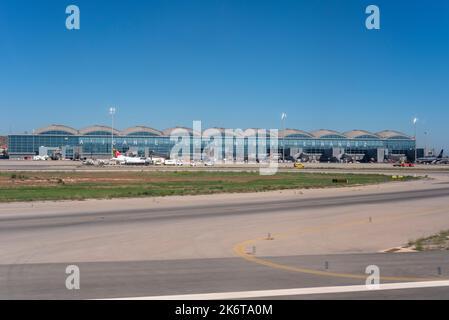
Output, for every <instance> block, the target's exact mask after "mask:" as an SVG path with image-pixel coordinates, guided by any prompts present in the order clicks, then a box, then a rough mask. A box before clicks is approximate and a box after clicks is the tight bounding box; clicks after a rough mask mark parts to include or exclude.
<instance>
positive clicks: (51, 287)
mask: <svg viewBox="0 0 449 320" xmlns="http://www.w3.org/2000/svg"><path fill="white" fill-rule="evenodd" d="M265 259H268V260H270V261H274V262H277V263H283V264H288V265H292V266H294V265H300V266H307V267H311V268H315V269H317V270H322V271H325V272H341V271H344V272H350V273H353V274H360V275H364V271H365V268H366V267H367V266H368V265H371V264H373V263H375V264H376V265H378V266H379V268H380V270H381V277H382V274H383V273H384V274H388V275H389V276H395V275H397V276H404V274H406V275H407V276H419V277H423V276H425V277H428V278H429V279H434V280H442V279H447V278H449V254H448V253H446V252H431V253H430V252H426V253H411V254H403V255H401V254H396V255H393V254H362V255H360V254H355V255H354V254H348V255H326V256H321V255H319V256H291V257H265ZM326 262H327V268H326ZM72 264H75V265H77V266H78V267H79V269H80V289H79V290H71V291H70V290H67V289H66V287H65V281H66V277H67V275H66V273H65V271H66V267H67V266H68V265H72ZM438 267H440V268H441V274H440V273H439V270H438ZM388 282H391V281H388ZM0 283H1V284H2V286H1V290H0V299H107V298H125V297H141V296H158V295H179V294H191V293H215V292H234V291H247V290H276V289H288V288H309V287H325V286H343V285H360V284H364V283H365V282H364V280H361V279H346V278H337V277H326V276H317V275H309V274H302V273H296V272H285V271H282V270H276V269H271V268H267V267H265V266H261V265H254V264H251V263H249V262H247V261H244V260H242V259H238V258H222V259H192V260H173V261H125V262H84V263H83V262H82V263H76V262H75V263H74V262H69V261H68V262H67V263H54V264H45V263H44V264H25V265H0ZM381 283H386V282H383V281H382V280H381ZM421 290H423V291H421ZM400 291H403V293H401V292H400ZM391 292H393V295H394V296H393V297H394V298H402V297H404V296H403V294H405V296H406V297H410V298H418V299H420V298H438V299H449V287H447V288H435V289H433V288H430V289H419V290H414V289H413V290H398V291H389V292H378V293H375V292H374V293H373V292H368V293H363V292H362V293H352V294H333V295H306V296H301V297H294V296H287V297H282V298H286V299H296V298H300V299H315V298H323V299H329V298H332V299H333V298H341V299H344V298H382V297H390V296H391V294H392V293H391ZM278 298H279V297H278Z"/></svg>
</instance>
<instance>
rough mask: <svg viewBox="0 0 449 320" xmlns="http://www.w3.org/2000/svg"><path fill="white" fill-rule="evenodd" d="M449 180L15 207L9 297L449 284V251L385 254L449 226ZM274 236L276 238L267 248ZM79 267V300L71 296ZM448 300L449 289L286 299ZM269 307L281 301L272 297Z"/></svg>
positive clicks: (3, 228) (5, 221)
mask: <svg viewBox="0 0 449 320" xmlns="http://www.w3.org/2000/svg"><path fill="white" fill-rule="evenodd" d="M447 182H448V177H446V176H441V175H439V176H438V177H437V178H436V179H435V180H423V181H414V182H407V183H403V184H385V185H378V186H368V187H351V188H347V189H335V190H302V191H299V190H289V191H283V192H268V193H260V194H246V195H241V194H236V195H232V194H231V195H213V196H211V195H208V196H194V197H171V198H169V197H167V198H157V199H124V200H89V201H82V202H71V201H67V202H43V203H32V204H30V203H11V204H5V205H4V206H2V208H1V209H0V298H1V299H78V298H81V299H106V298H125V297H148V296H165V295H180V294H204V293H226V292H242V291H251V290H256V291H257V290H283V289H292V288H316V287H329V286H353V285H363V284H364V283H365V278H366V277H367V275H366V274H365V268H366V267H367V266H368V265H377V266H378V267H379V268H380V273H381V274H380V276H381V282H382V283H402V282H408V281H422V280H426V281H429V280H431V281H440V280H447V279H449V253H448V252H446V251H442V252H414V253H400V254H391V253H388V254H387V253H379V252H380V251H382V250H385V249H387V248H391V247H394V246H400V245H403V244H405V243H407V241H408V240H410V239H416V238H418V237H421V236H423V235H429V234H433V233H435V232H438V231H440V230H441V229H448V228H449V206H448V199H449V185H448V184H447ZM268 234H269V235H270V236H271V237H272V239H269V238H267V235H268ZM68 265H77V266H78V267H79V269H80V276H81V288H80V290H67V289H66V287H65V280H66V277H67V275H66V273H65V268H66V267H67V266H68ZM404 297H406V298H436V299H449V288H448V287H435V288H413V289H400V290H387V291H377V292H352V293H351V292H349V293H332V294H311V295H290V296H289V295H287V296H275V297H271V298H275V299H284V298H285V299H316V298H317V299H329V298H332V299H333V298H337V299H340V298H341V299H346V298H349V299H354V298H360V299H365V298H367V299H369V298H375V299H383V298H388V299H395V298H404ZM260 298H261V299H267V298H270V297H267V296H261V297H260Z"/></svg>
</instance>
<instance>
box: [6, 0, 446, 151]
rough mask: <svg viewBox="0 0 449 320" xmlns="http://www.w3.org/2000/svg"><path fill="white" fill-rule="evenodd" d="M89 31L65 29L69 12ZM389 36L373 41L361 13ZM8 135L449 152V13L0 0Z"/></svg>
mask: <svg viewBox="0 0 449 320" xmlns="http://www.w3.org/2000/svg"><path fill="white" fill-rule="evenodd" d="M69 4H76V5H78V6H79V8H80V10H81V30H79V31H68V30H67V29H66V28H65V19H66V16H67V15H66V14H65V8H66V6H67V5H69ZM369 4H376V5H378V6H379V7H380V10H381V30H377V31H369V30H367V29H366V28H365V18H366V14H365V8H366V6H367V5H369ZM0 58H1V59H0V110H1V114H0V117H1V124H0V134H7V133H9V132H10V131H12V132H16V133H17V132H23V131H31V130H32V129H34V128H38V127H43V126H46V125H48V124H51V123H61V124H67V125H70V126H73V127H75V128H80V127H85V126H88V125H90V124H109V122H110V119H109V116H108V113H107V110H108V107H109V106H112V105H113V106H116V107H117V116H116V122H117V126H118V127H119V128H126V127H129V126H133V125H148V126H152V127H155V128H158V129H164V128H167V127H172V126H176V125H184V126H191V122H192V120H202V121H203V125H204V126H206V127H209V126H220V127H228V128H246V127H264V128H278V127H279V126H280V114H281V112H283V111H285V112H287V114H288V119H287V127H292V128H299V129H303V130H314V129H320V128H329V129H334V130H339V131H346V130H351V129H367V130H371V131H380V130H383V129H387V128H391V129H397V130H400V131H404V132H406V133H409V134H412V132H413V127H412V124H411V121H412V118H413V117H414V116H417V117H418V118H419V119H420V121H419V123H418V124H419V126H418V139H419V140H420V141H421V142H422V141H423V140H424V131H426V132H428V134H427V138H426V140H427V143H428V144H430V141H431V142H432V144H433V145H434V146H435V147H437V148H439V147H446V149H448V148H449V126H448V125H449V123H448V119H449V108H448V101H449V99H448V98H449V2H448V1H444V0H440V1H438V0H435V1H431V2H429V1H424V0H422V1H421V0H419V1H401V0H396V1H377V0H375V1H358V0H345V1H340V0H333V1H331V0H329V1H311V0H309V1H301V0H291V1H285V0H276V1H275V0H269V1H265V0H257V1H256V0H151V1H138V0H134V1H106V0H102V1H100V0H71V1H60V0H28V1H24V0H2V1H1V2H0Z"/></svg>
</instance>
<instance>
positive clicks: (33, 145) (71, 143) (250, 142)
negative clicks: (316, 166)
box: [8, 130, 415, 158]
mask: <svg viewBox="0 0 449 320" xmlns="http://www.w3.org/2000/svg"><path fill="white" fill-rule="evenodd" d="M386 135H387V137H381V136H376V135H374V134H373V135H360V136H357V137H346V136H344V135H326V136H321V137H313V136H312V135H310V136H309V135H306V134H295V133H292V134H287V135H286V136H285V137H282V132H280V137H279V140H278V147H279V151H280V150H282V149H283V148H284V143H285V149H286V150H287V151H290V150H294V151H292V152H291V153H295V152H298V150H300V151H301V152H304V153H325V152H332V150H333V149H336V148H338V149H340V150H344V152H345V153H348V154H351V153H354V154H361V153H367V152H372V151H373V150H377V149H384V150H385V151H386V154H404V155H407V156H409V155H410V154H412V153H413V150H414V148H415V141H414V139H413V138H410V137H407V136H406V135H397V134H396V135H394V134H390V135H389V136H388V134H386ZM113 139H114V142H113V143H114V146H113V147H114V148H115V149H117V150H119V151H121V152H127V151H129V150H132V151H133V152H136V153H138V154H139V155H141V156H144V155H148V154H157V155H165V156H168V155H169V154H170V151H171V149H172V148H173V146H174V145H175V144H176V142H175V141H171V140H170V137H169V136H167V135H157V134H155V133H152V132H145V131H136V132H129V133H128V134H127V135H121V134H114V138H113ZM190 139H191V140H190V142H191V153H192V152H193V143H194V141H193V140H194V138H193V137H190ZM195 139H197V138H195ZM229 139H231V141H230V140H229ZM211 140H213V138H207V137H203V138H202V141H201V150H203V149H204V148H205V147H206V146H207V145H208V144H209V143H210V141H211ZM8 141H9V143H8V144H9V146H8V147H9V153H10V155H11V156H12V157H14V156H17V157H20V156H26V155H36V154H39V148H40V147H48V148H60V149H64V150H65V156H66V157H68V158H72V157H73V156H74V155H75V153H79V155H80V156H81V157H108V156H109V155H111V153H112V152H111V131H108V130H104V131H94V132H88V133H86V134H84V135H81V134H73V133H71V132H65V131H62V130H47V131H45V130H41V131H40V133H39V134H17V135H10V136H9V137H8ZM258 143H260V140H259V142H258V140H257V139H256V138H255V137H245V138H237V137H226V138H225V139H223V140H222V150H223V154H224V157H226V155H227V156H228V158H229V156H233V157H235V155H236V154H237V149H239V150H241V149H242V148H243V150H244V154H245V156H246V155H247V154H248V152H251V151H253V150H256V149H258ZM264 145H265V147H267V146H269V138H268V139H267V141H265V143H264ZM229 146H232V152H231V151H230V150H229V149H230V147H229ZM267 149H268V147H267ZM258 151H259V152H261V150H258ZM265 152H267V150H265Z"/></svg>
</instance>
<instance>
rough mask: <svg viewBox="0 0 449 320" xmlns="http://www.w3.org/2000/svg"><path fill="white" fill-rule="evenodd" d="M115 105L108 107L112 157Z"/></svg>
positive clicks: (112, 153) (112, 152)
mask: <svg viewBox="0 0 449 320" xmlns="http://www.w3.org/2000/svg"><path fill="white" fill-rule="evenodd" d="M115 111H116V110H115V107H111V108H109V114H110V115H111V155H112V157H113V158H114V115H115Z"/></svg>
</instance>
